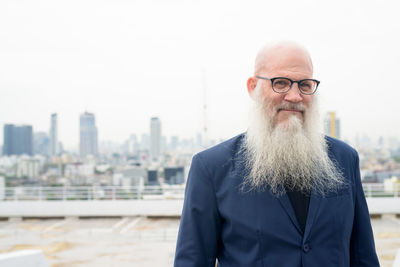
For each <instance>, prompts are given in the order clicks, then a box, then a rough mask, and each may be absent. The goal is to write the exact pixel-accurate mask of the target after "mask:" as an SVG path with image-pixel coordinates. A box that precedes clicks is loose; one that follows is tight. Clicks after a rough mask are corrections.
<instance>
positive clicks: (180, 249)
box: [174, 155, 220, 267]
mask: <svg viewBox="0 0 400 267" xmlns="http://www.w3.org/2000/svg"><path fill="white" fill-rule="evenodd" d="M219 228H220V217H219V213H218V209H217V201H216V196H215V190H214V186H213V183H212V181H211V175H210V172H209V170H208V169H207V168H206V166H205V165H204V163H203V161H202V159H201V157H200V155H196V156H194V157H193V160H192V165H191V167H190V171H189V176H188V180H187V184H186V191H185V200H184V204H183V210H182V217H181V221H180V227H179V233H178V241H177V245H176V251H175V263H174V266H175V267H194V266H196V267H214V266H215V259H216V255H217V246H218V240H219Z"/></svg>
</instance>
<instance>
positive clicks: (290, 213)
mask: <svg viewBox="0 0 400 267" xmlns="http://www.w3.org/2000/svg"><path fill="white" fill-rule="evenodd" d="M278 200H279V202H280V204H281V205H282V207H283V209H284V210H285V212H286V213H287V215H288V216H289V218H290V220H291V221H292V223H293V225H294V226H295V227H296V229H297V231H299V233H300V234H303V231H302V230H301V228H300V224H299V222H298V221H297V218H296V214H295V213H294V210H293V207H292V204H291V203H290V200H289V197H288V195H287V194H286V193H285V194H283V195H282V196H280V197H278ZM310 204H311V203H310ZM307 219H308V218H307ZM307 224H308V223H307ZM306 230H307V228H306Z"/></svg>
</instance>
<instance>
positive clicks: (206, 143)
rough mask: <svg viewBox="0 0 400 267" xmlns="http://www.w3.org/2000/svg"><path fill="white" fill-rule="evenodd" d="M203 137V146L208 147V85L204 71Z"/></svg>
mask: <svg viewBox="0 0 400 267" xmlns="http://www.w3.org/2000/svg"><path fill="white" fill-rule="evenodd" d="M202 73H203V75H202V76H203V137H204V140H202V146H203V145H204V147H207V146H208V132H207V131H208V127H207V123H208V122H207V83H206V71H205V69H203V71H202Z"/></svg>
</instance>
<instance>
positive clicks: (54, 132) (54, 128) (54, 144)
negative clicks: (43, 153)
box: [49, 113, 59, 156]
mask: <svg viewBox="0 0 400 267" xmlns="http://www.w3.org/2000/svg"><path fill="white" fill-rule="evenodd" d="M49 136H50V153H49V154H50V156H55V155H57V154H58V152H59V151H58V123H57V113H53V114H51V119H50V133H49Z"/></svg>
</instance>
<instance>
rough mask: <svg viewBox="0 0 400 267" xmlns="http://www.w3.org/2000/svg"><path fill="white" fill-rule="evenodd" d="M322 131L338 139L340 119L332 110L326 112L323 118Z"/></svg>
mask: <svg viewBox="0 0 400 267" xmlns="http://www.w3.org/2000/svg"><path fill="white" fill-rule="evenodd" d="M324 133H325V134H326V135H328V136H330V137H334V138H338V139H340V119H339V118H338V117H337V116H336V113H335V112H334V111H331V112H327V113H326V115H325V119H324Z"/></svg>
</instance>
